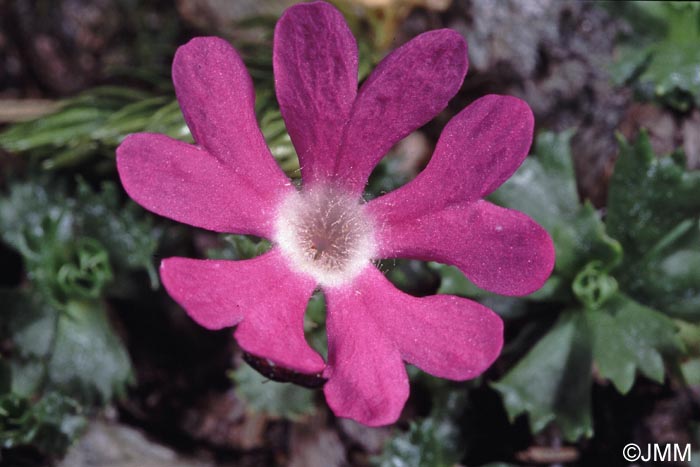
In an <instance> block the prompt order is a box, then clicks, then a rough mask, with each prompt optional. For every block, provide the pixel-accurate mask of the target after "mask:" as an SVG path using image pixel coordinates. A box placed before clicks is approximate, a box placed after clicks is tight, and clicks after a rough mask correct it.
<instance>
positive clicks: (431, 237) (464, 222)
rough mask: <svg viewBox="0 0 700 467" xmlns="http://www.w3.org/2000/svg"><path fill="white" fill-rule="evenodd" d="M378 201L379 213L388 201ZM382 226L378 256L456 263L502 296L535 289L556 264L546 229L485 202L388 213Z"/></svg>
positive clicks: (520, 293)
mask: <svg viewBox="0 0 700 467" xmlns="http://www.w3.org/2000/svg"><path fill="white" fill-rule="evenodd" d="M401 201H402V202H404V203H408V202H409V201H410V200H404V199H401ZM377 206H378V207H379V209H378V210H375V211H374V214H375V215H377V216H380V215H381V210H382V209H383V205H377ZM369 207H370V208H373V207H374V206H373V205H372V203H370V205H369ZM381 225H382V228H381V229H380V231H379V244H380V253H379V255H378V256H381V257H382V258H384V257H389V258H394V257H405V258H415V259H421V260H426V261H439V262H441V263H446V264H452V265H455V266H457V267H458V268H459V269H461V270H462V272H464V274H465V275H466V276H467V277H468V278H469V279H471V280H472V281H473V282H474V283H475V284H476V285H478V286H479V287H481V288H483V289H486V290H489V291H491V292H495V293H498V294H502V295H526V294H528V293H531V292H534V291H535V290H537V289H539V288H540V287H542V285H543V284H544V282H545V281H546V280H547V278H548V277H549V275H550V274H551V272H552V269H553V267H554V256H555V255H554V245H553V243H552V239H551V237H550V236H549V234H548V233H547V231H545V230H544V229H543V228H542V227H540V226H539V225H538V224H537V223H535V222H534V221H533V220H532V219H530V218H529V217H527V216H526V215H525V214H523V213H520V212H518V211H513V210H511V209H505V208H501V207H499V206H495V205H493V204H491V203H488V202H486V201H477V202H475V203H465V204H456V205H453V206H450V207H448V208H445V209H441V210H438V211H436V212H429V213H427V214H425V215H423V216H420V217H416V218H410V219H403V220H401V221H397V220H388V219H387V218H384V220H383V221H382V222H381Z"/></svg>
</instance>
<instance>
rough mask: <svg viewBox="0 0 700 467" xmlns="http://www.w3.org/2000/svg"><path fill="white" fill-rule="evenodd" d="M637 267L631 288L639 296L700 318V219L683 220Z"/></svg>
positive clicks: (675, 312) (665, 308)
mask: <svg viewBox="0 0 700 467" xmlns="http://www.w3.org/2000/svg"><path fill="white" fill-rule="evenodd" d="M633 270H634V271H635V273H634V274H629V275H628V276H627V277H628V289H629V290H630V293H632V294H633V295H634V296H635V297H637V298H638V300H640V301H641V302H643V303H645V304H646V305H648V306H650V307H652V308H654V309H658V310H660V311H663V312H664V313H666V314H668V315H670V316H673V317H676V318H681V319H685V320H691V321H700V222H694V221H691V220H687V221H684V222H682V223H681V224H679V225H678V226H677V227H676V228H675V229H673V230H672V231H671V232H669V233H668V234H667V235H666V236H664V237H663V238H662V239H661V240H659V242H658V243H657V244H656V245H655V246H654V247H653V248H652V249H651V250H650V251H649V252H647V254H646V255H645V257H644V258H643V260H642V261H641V262H640V263H638V264H637V265H636V266H634V268H633ZM660 277H662V278H663V280H659V278H660Z"/></svg>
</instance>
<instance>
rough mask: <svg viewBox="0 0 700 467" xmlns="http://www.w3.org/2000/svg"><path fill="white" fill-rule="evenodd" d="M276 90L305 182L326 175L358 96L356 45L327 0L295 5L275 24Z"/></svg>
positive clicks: (333, 164)
mask: <svg viewBox="0 0 700 467" xmlns="http://www.w3.org/2000/svg"><path fill="white" fill-rule="evenodd" d="M273 66H274V71H275V89H276V91H277V100H278V101H279V104H280V109H281V111H282V116H283V117H284V121H285V123H286V124H287V131H288V132H289V135H290V136H291V138H292V142H293V143H294V147H295V148H296V150H297V153H298V155H299V163H300V166H301V173H302V176H303V179H304V183H306V184H308V183H313V182H317V181H319V180H321V181H322V180H327V179H329V178H330V176H331V173H332V171H333V169H334V167H335V156H336V154H337V152H338V145H339V144H340V136H341V134H342V132H343V126H344V125H345V123H346V122H347V120H348V118H349V115H350V110H351V109H352V105H353V102H354V101H355V96H356V95H357V44H356V43H355V38H354V37H353V35H352V32H350V29H348V26H347V24H345V20H344V19H343V15H341V14H340V12H339V11H338V10H336V9H335V8H334V7H332V6H331V5H329V4H328V3H324V2H315V3H305V4H299V5H295V6H293V7H291V8H289V9H287V11H286V12H285V13H284V15H282V18H281V19H280V20H279V22H278V23H277V27H276V28H275V39H274V47H273Z"/></svg>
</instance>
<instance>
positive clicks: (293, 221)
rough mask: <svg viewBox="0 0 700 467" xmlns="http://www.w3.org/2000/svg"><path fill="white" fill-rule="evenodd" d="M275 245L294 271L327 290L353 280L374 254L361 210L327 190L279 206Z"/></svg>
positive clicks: (296, 196) (298, 196) (300, 195)
mask: <svg viewBox="0 0 700 467" xmlns="http://www.w3.org/2000/svg"><path fill="white" fill-rule="evenodd" d="M275 241H276V242H277V244H278V245H279V247H280V248H281V249H282V251H283V252H284V253H285V256H286V257H287V258H288V259H289V260H290V262H291V265H292V267H293V268H294V269H295V270H297V271H300V272H303V273H306V274H310V275H311V276H313V277H314V279H316V281H317V282H318V283H319V284H320V285H323V286H327V287H337V286H339V285H342V284H344V283H347V282H349V281H350V280H352V279H353V278H354V277H355V276H356V275H357V274H358V273H359V272H360V271H361V270H362V269H363V268H364V267H365V266H366V265H367V264H368V263H369V261H370V260H371V258H372V255H373V252H374V238H373V234H372V226H371V223H370V221H369V219H368V218H367V216H366V214H365V212H364V206H363V205H362V204H360V203H359V202H358V200H357V199H353V198H351V197H348V196H345V195H342V194H339V193H336V192H334V191H333V190H330V189H326V188H315V189H312V190H309V191H307V192H303V193H294V194H293V195H291V196H289V197H288V198H287V199H286V200H285V201H284V202H283V203H282V205H281V207H280V210H279V213H278V215H277V219H276V225H275Z"/></svg>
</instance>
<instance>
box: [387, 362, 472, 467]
mask: <svg viewBox="0 0 700 467" xmlns="http://www.w3.org/2000/svg"><path fill="white" fill-rule="evenodd" d="M414 379H416V378H414ZM417 379H418V380H419V382H420V383H422V384H424V385H426V386H427V387H428V389H429V390H430V394H431V396H432V409H431V411H430V414H429V415H428V417H426V418H424V419H421V420H418V421H412V422H411V424H410V426H409V429H408V431H406V432H399V433H397V434H396V435H395V436H394V437H393V438H391V439H390V440H389V441H388V442H387V444H386V445H385V446H384V450H383V451H382V454H381V455H380V456H378V457H376V458H375V459H373V465H375V466H377V467H423V466H431V467H453V466H454V465H456V464H458V463H459V461H460V459H461V458H462V456H463V455H464V443H463V442H462V434H461V431H460V428H459V424H458V419H459V417H460V416H461V415H462V413H463V411H464V408H465V405H466V403H467V391H466V388H465V387H464V386H455V385H453V384H452V383H450V382H447V381H444V380H438V379H436V378H433V377H431V376H428V375H425V374H420V373H418V374H417Z"/></svg>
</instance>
